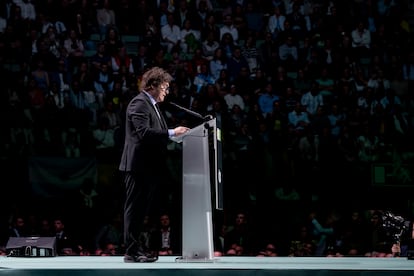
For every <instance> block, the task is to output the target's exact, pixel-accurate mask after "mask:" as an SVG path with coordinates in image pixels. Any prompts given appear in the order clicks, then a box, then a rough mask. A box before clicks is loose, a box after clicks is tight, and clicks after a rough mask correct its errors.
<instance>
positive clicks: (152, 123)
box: [119, 67, 189, 262]
mask: <svg viewBox="0 0 414 276" xmlns="http://www.w3.org/2000/svg"><path fill="white" fill-rule="evenodd" d="M171 81H172V76H171V75H170V74H169V73H168V72H166V71H165V70H164V69H162V68H159V67H153V68H151V69H149V70H147V71H146V72H145V73H144V74H143V76H142V80H141V83H140V93H139V94H138V95H137V96H135V97H134V98H133V99H132V100H131V101H130V102H129V104H128V107H127V109H126V122H125V143H124V148H123V152H122V156H121V161H120V165H119V170H120V171H121V172H123V177H124V180H123V181H124V184H125V191H126V193H125V205H124V231H125V233H124V234H125V246H126V252H125V256H124V262H154V261H156V260H157V259H158V256H157V254H156V253H153V252H150V249H149V248H148V247H147V246H145V244H147V243H146V241H142V240H140V239H139V238H138V237H140V236H142V235H140V234H141V232H142V231H144V228H145V227H144V219H145V217H146V216H150V217H154V216H157V210H156V208H158V207H159V206H160V195H161V192H162V189H161V188H162V186H163V185H165V183H166V181H167V178H166V174H167V173H168V169H167V163H166V160H167V144H168V139H169V137H171V136H177V135H182V134H184V133H185V132H187V131H188V130H189V128H187V127H183V126H178V127H176V128H174V129H168V127H167V123H166V121H165V119H164V117H163V115H162V112H161V111H160V109H159V108H158V105H157V104H158V103H160V102H163V101H164V98H165V97H166V96H167V95H168V92H169V90H168V89H169V83H170V82H171ZM158 215H159V214H158Z"/></svg>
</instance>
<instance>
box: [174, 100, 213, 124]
mask: <svg viewBox="0 0 414 276" xmlns="http://www.w3.org/2000/svg"><path fill="white" fill-rule="evenodd" d="M168 103H169V104H171V105H173V106H175V107H176V108H178V109H181V110H182V111H185V112H186V113H188V114H191V115H193V116H194V117H197V118H199V119H201V120H211V119H212V116H211V115H207V116H203V115H201V114H200V113H197V112H195V111H193V110H191V109H188V108H185V107H183V106H181V105H178V104H176V103H174V102H168Z"/></svg>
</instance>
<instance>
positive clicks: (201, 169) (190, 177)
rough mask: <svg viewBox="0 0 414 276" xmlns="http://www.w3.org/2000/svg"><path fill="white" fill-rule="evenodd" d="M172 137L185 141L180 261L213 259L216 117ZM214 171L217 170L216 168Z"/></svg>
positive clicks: (177, 140) (208, 260) (175, 139)
mask: <svg viewBox="0 0 414 276" xmlns="http://www.w3.org/2000/svg"><path fill="white" fill-rule="evenodd" d="M172 140H173V141H175V142H177V143H181V142H182V150H183V153H182V155H183V169H182V170H183V189H182V197H183V199H182V200H183V203H182V216H183V217H182V223H183V225H182V228H183V229H182V257H179V258H177V261H178V262H211V261H214V242H213V222H212V193H211V184H212V181H211V172H212V171H211V168H210V164H217V162H216V161H217V160H215V162H210V160H211V159H210V158H217V154H216V153H217V128H216V119H215V118H214V119H211V120H209V121H206V122H204V123H203V124H201V125H199V126H197V127H195V128H192V129H191V130H190V131H189V132H187V133H185V134H184V135H181V136H178V137H174V138H172ZM212 140H213V141H212ZM211 142H213V143H211ZM212 151H213V155H214V156H211V152H212ZM213 172H214V173H217V168H213ZM214 182H215V181H213V183H214Z"/></svg>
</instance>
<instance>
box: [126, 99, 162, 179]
mask: <svg viewBox="0 0 414 276" xmlns="http://www.w3.org/2000/svg"><path fill="white" fill-rule="evenodd" d="M167 144H168V129H167V126H166V124H165V121H164V125H163V123H162V122H161V120H160V119H159V118H158V115H157V112H156V110H155V107H154V106H153V104H152V103H151V100H150V98H149V97H148V95H146V94H145V93H144V92H140V93H139V94H138V95H137V96H135V97H134V98H133V99H132V100H131V101H130V103H129V104H128V107H127V110H126V122H125V143H124V148H123V152H122V156H121V160H120V164H119V170H121V171H136V170H140V173H144V174H146V175H148V173H154V171H156V172H158V173H157V174H160V173H162V172H163V169H162V168H160V165H162V163H165V160H166V155H167Z"/></svg>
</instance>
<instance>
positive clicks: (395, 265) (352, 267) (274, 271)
mask: <svg viewBox="0 0 414 276" xmlns="http://www.w3.org/2000/svg"><path fill="white" fill-rule="evenodd" d="M175 259H176V258H175V257H170V256H161V257H160V259H159V260H158V261H157V262H155V263H124V262H123V257H120V256H115V257H106V256H96V257H95V256H91V257H86V256H85V257H84V256H58V257H43V258H42V257H39V258H35V257H32V258H30V257H29V258H27V257H0V275H1V276H3V275H9V276H15V275H19V276H20V275H36V276H37V275H39V276H40V275H43V276H50V275H59V276H65V275H79V276H83V275H88V276H91V275H100V276H107V275H122V276H129V275H131V276H132V275H134V276H136V275H139V276H147V275H148V276H164V275H165V276H167V275H168V276H169V275H171V276H175V275H198V276H204V275H209V276H210V275H217V276H227V275H235V276H236V275H237V276H245V275H249V276H250V275H252V276H253V275H254V276H261V275H278V276H285V275H289V276H303V275H312V276H326V275H335V276H340V275H414V260H407V259H406V258H368V257H361V258H357V257H343V258H319V257H230V256H227V257H219V258H217V259H215V260H214V261H209V262H176V260H175Z"/></svg>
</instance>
